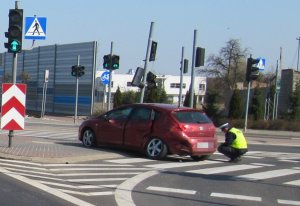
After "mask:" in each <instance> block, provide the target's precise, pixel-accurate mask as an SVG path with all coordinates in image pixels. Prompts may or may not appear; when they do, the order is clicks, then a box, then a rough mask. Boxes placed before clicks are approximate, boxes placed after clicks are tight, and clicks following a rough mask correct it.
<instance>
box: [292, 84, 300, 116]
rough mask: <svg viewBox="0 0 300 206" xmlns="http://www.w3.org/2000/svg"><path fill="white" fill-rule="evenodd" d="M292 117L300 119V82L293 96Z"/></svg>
mask: <svg viewBox="0 0 300 206" xmlns="http://www.w3.org/2000/svg"><path fill="white" fill-rule="evenodd" d="M291 111H292V112H291V118H292V119H294V120H300V83H299V82H298V83H297V84H296V88H295V90H294V92H293V94H292V96H291Z"/></svg>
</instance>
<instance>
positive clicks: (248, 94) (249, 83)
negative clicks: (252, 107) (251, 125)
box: [244, 81, 251, 132]
mask: <svg viewBox="0 0 300 206" xmlns="http://www.w3.org/2000/svg"><path fill="white" fill-rule="evenodd" d="M250 86H251V81H249V82H248V91H247V104H246V115H245V125H244V132H246V131H247V121H248V111H249V109H248V107H249V97H250Z"/></svg>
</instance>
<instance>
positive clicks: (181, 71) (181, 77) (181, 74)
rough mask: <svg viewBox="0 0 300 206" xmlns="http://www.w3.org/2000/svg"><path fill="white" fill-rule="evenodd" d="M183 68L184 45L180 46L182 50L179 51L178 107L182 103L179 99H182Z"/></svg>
mask: <svg viewBox="0 0 300 206" xmlns="http://www.w3.org/2000/svg"><path fill="white" fill-rule="evenodd" d="M183 69H184V47H182V51H181V68H180V88H179V97H178V107H181V105H182V104H181V101H182V81H183V80H182V79H183Z"/></svg>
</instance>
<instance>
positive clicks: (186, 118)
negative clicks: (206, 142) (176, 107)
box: [174, 111, 212, 124]
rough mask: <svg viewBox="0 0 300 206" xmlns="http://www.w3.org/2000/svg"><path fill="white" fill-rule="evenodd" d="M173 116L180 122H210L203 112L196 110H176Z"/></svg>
mask: <svg viewBox="0 0 300 206" xmlns="http://www.w3.org/2000/svg"><path fill="white" fill-rule="evenodd" d="M174 116H175V117H176V119H177V120H178V121H179V122H182V123H198V124H201V123H211V122H212V121H211V120H210V119H209V118H208V117H207V116H206V115H205V114H203V113H201V112H196V111H178V112H175V113H174Z"/></svg>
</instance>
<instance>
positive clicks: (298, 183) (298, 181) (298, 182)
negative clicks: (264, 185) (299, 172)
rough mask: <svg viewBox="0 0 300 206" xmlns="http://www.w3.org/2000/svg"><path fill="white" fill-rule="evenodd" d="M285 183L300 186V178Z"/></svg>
mask: <svg viewBox="0 0 300 206" xmlns="http://www.w3.org/2000/svg"><path fill="white" fill-rule="evenodd" d="M283 184H285V185H294V186H300V180H294V181H290V182H285V183H283Z"/></svg>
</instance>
